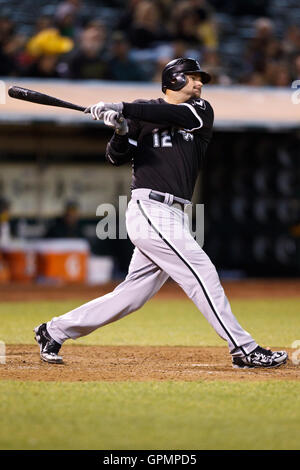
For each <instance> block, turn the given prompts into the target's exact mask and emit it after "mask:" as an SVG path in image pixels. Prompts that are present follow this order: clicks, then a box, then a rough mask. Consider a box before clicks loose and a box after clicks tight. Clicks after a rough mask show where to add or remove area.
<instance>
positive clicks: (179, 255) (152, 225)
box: [136, 200, 247, 355]
mask: <svg viewBox="0 0 300 470" xmlns="http://www.w3.org/2000/svg"><path fill="white" fill-rule="evenodd" d="M136 202H137V205H138V207H139V209H140V211H141V213H142V215H143V216H144V217H145V219H146V220H147V222H148V224H149V225H150V226H151V227H152V228H153V230H154V231H155V232H156V233H157V234H158V236H159V237H160V238H161V239H162V240H163V241H164V242H165V243H166V244H167V245H168V247H169V248H171V250H172V251H173V252H174V253H175V254H176V255H177V256H178V257H179V258H180V259H181V261H182V262H183V263H184V264H185V265H186V266H187V268H188V269H189V270H190V271H191V273H192V274H193V275H194V276H195V278H196V279H197V281H198V283H199V285H200V287H201V289H202V291H203V294H204V296H205V298H206V300H207V302H208V304H209V306H210V308H211V310H212V311H213V313H214V315H215V317H216V319H217V320H218V322H219V324H220V325H221V327H222V328H223V330H224V331H225V333H226V335H227V336H228V338H230V340H231V342H232V344H234V346H235V347H236V348H240V349H241V350H242V352H243V353H244V354H245V355H246V354H247V353H246V352H245V351H244V349H243V347H242V346H238V345H237V343H236V341H235V340H234V339H233V337H232V336H231V334H230V333H229V331H228V330H227V328H226V326H225V325H224V323H223V321H222V320H221V318H220V315H219V314H218V312H217V309H216V307H215V306H214V305H213V302H212V300H211V298H210V296H209V293H208V292H207V290H206V288H205V286H204V283H203V281H202V280H201V279H200V277H199V275H198V273H197V272H196V271H195V269H194V268H193V266H191V265H190V263H189V262H188V261H187V260H186V259H185V258H184V257H183V255H181V253H180V252H179V251H178V250H177V249H176V248H175V247H174V246H173V245H172V244H171V243H170V242H169V241H168V240H167V239H166V238H165V237H164V236H163V235H162V233H160V231H159V230H158V229H157V228H156V227H155V225H154V224H153V223H152V222H151V220H150V219H149V217H148V216H147V214H146V213H145V211H144V209H143V207H142V204H141V201H140V200H137V201H136Z"/></svg>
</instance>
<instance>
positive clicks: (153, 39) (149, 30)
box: [127, 0, 171, 49]
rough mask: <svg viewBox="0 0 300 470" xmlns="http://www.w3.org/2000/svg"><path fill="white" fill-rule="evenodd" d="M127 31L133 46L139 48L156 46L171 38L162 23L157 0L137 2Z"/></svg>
mask: <svg viewBox="0 0 300 470" xmlns="http://www.w3.org/2000/svg"><path fill="white" fill-rule="evenodd" d="M127 33H128V38H129V41H130V44H131V46H132V47H134V48H137V49H147V48H151V47H155V46H156V45H157V44H158V43H159V42H161V41H169V40H170V39H171V38H170V34H169V33H168V31H167V30H166V29H165V28H164V26H163V24H162V18H161V12H160V9H159V7H158V6H157V4H156V2H151V1H149V0H142V1H140V2H138V3H137V4H136V7H135V10H134V16H133V20H132V22H131V24H130V26H129V28H128V30H127Z"/></svg>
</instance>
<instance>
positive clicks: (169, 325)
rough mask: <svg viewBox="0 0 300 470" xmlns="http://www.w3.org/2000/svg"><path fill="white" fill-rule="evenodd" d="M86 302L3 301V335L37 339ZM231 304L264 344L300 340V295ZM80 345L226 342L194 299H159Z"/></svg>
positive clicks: (27, 341) (0, 309) (0, 329)
mask: <svg viewBox="0 0 300 470" xmlns="http://www.w3.org/2000/svg"><path fill="white" fill-rule="evenodd" d="M80 304H81V302H79V301H76V302H74V301H73V302H71V301H60V302H53V301H47V302H45V301H43V302H25V303H23V304H22V303H20V302H15V303H14V302H8V303H4V302H3V303H0V340H2V341H4V342H6V343H7V344H13V343H14V344H16V343H23V344H31V343H32V344H33V343H34V340H33V333H32V329H33V327H34V326H36V325H37V324H39V323H41V322H42V321H48V320H49V319H51V318H52V317H53V316H59V315H61V314H63V313H65V312H67V311H69V310H71V309H73V308H75V307H77V306H78V305H80ZM231 306H232V310H233V312H234V313H235V316H236V317H237V318H238V320H239V322H240V323H241V325H242V326H243V327H244V328H245V329H246V330H247V331H249V332H250V333H251V335H252V336H253V337H254V338H255V340H256V341H257V342H258V343H259V344H261V345H265V346H267V345H268V346H281V347H290V346H291V344H292V342H293V341H295V340H297V339H300V337H299V331H300V315H299V310H300V299H282V300H278V299H276V300H234V301H232V302H231ZM76 344H103V345H109V344H114V345H126V344H127V345H148V344H150V345H161V344H166V345H185V346H188V345H200V346H224V345H225V343H224V342H223V340H221V339H220V338H219V337H218V336H217V335H216V333H215V331H214V330H213V328H212V327H211V326H210V325H209V324H208V322H207V321H206V319H205V318H204V317H203V316H202V315H201V313H200V312H199V311H198V310H197V308H196V307H195V305H194V304H193V303H192V302H191V301H189V300H188V299H187V300H184V299H183V300H160V299H153V300H151V301H150V302H148V303H147V304H146V305H145V306H144V307H143V308H142V309H141V310H139V311H138V312H135V313H133V314H132V315H129V316H128V317H126V318H124V319H122V320H120V321H118V322H116V323H113V324H110V325H107V326H105V327H103V328H100V329H99V330H97V331H95V332H94V333H92V334H91V335H88V336H86V337H83V338H80V339H79V340H77V341H76Z"/></svg>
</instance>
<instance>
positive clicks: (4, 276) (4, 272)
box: [0, 253, 10, 284]
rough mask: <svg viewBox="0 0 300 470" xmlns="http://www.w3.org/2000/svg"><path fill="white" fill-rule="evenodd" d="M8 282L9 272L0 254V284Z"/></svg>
mask: <svg viewBox="0 0 300 470" xmlns="http://www.w3.org/2000/svg"><path fill="white" fill-rule="evenodd" d="M9 281H10V270H9V267H8V265H7V262H6V261H5V260H4V259H3V256H2V254H1V253H0V284H6V283H8V282H9Z"/></svg>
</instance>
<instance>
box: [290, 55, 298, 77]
mask: <svg viewBox="0 0 300 470" xmlns="http://www.w3.org/2000/svg"><path fill="white" fill-rule="evenodd" d="M291 74H292V80H300V53H299V54H298V55H296V57H295V58H294V60H293V63H292V70H291Z"/></svg>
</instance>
